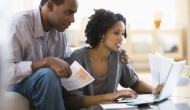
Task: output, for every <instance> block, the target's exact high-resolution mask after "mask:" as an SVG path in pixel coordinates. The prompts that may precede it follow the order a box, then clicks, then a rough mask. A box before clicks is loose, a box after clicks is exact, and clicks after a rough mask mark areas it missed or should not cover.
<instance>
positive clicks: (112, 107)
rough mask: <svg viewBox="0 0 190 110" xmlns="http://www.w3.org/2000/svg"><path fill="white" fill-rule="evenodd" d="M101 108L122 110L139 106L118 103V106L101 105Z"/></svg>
mask: <svg viewBox="0 0 190 110" xmlns="http://www.w3.org/2000/svg"><path fill="white" fill-rule="evenodd" d="M100 106H101V107H102V108H103V109H104V110H106V109H120V108H136V107H137V106H130V105H127V104H125V103H122V104H121V103H118V104H100Z"/></svg>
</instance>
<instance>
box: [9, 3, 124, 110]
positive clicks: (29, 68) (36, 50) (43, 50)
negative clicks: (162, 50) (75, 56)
mask: <svg viewBox="0 0 190 110" xmlns="http://www.w3.org/2000/svg"><path fill="white" fill-rule="evenodd" d="M77 8H78V2H77V0H41V4H40V7H39V8H37V9H33V10H28V11H24V12H19V13H17V14H16V15H14V16H13V17H12V18H13V20H12V22H11V25H10V30H11V32H10V35H9V37H10V42H9V43H10V44H11V46H12V51H11V55H12V57H11V59H10V60H11V62H12V63H11V64H10V65H9V66H8V70H9V72H8V73H9V74H8V75H9V78H10V79H9V81H10V84H12V86H11V87H10V89H11V90H12V91H15V92H17V93H19V94H21V95H23V96H24V97H26V98H27V99H28V101H29V102H30V105H31V107H32V108H36V109H37V110H64V109H65V107H64V102H63V99H62V85H61V81H60V79H59V78H68V77H70V75H71V70H70V67H69V64H68V63H66V61H67V60H68V58H69V57H70V54H71V49H70V47H69V45H68V43H67V38H66V35H65V33H64V31H65V29H67V28H68V27H69V26H70V25H71V23H73V22H74V21H75V19H74V14H75V13H76V12H77ZM124 54H125V53H124ZM125 58H128V57H127V55H126V56H125ZM125 58H124V62H125V61H126V60H125Z"/></svg>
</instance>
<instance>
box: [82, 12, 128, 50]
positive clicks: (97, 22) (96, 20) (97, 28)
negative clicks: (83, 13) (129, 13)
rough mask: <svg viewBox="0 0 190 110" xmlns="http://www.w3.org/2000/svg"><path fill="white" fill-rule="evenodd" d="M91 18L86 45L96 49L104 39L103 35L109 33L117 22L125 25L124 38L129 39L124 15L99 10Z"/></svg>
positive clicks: (87, 27) (87, 29) (88, 24)
mask: <svg viewBox="0 0 190 110" xmlns="http://www.w3.org/2000/svg"><path fill="white" fill-rule="evenodd" d="M94 11H95V13H94V14H93V15H91V16H90V17H89V19H90V20H89V21H88V23H87V26H86V29H85V36H86V37H87V40H86V43H87V44H90V46H91V47H92V48H94V47H96V46H97V45H98V43H99V41H100V40H101V39H102V35H103V34H105V33H106V32H107V30H108V29H110V28H111V27H112V26H113V25H114V24H115V23H116V22H118V21H122V22H123V23H124V24H125V32H124V38H126V37H127V32H126V19H125V17H123V15H121V14H119V13H117V14H115V13H113V12H112V11H110V10H105V9H98V10H94Z"/></svg>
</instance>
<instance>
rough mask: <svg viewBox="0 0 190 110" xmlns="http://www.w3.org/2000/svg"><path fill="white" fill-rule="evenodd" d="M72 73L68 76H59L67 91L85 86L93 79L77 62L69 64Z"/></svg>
mask: <svg viewBox="0 0 190 110" xmlns="http://www.w3.org/2000/svg"><path fill="white" fill-rule="evenodd" d="M70 68H71V71H72V75H71V76H70V77H69V78H60V79H61V83H62V86H63V87H65V89H67V90H68V91H71V90H75V89H79V88H82V87H84V86H86V85H87V84H89V83H91V82H92V81H94V78H93V77H92V76H91V75H90V74H89V73H88V72H87V71H86V70H85V69H84V68H83V67H82V66H81V65H80V64H79V63H78V62H77V61H74V62H73V64H72V65H71V66H70Z"/></svg>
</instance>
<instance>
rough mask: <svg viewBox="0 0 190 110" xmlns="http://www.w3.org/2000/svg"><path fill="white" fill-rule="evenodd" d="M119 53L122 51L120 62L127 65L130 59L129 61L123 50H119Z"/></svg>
mask: <svg viewBox="0 0 190 110" xmlns="http://www.w3.org/2000/svg"><path fill="white" fill-rule="evenodd" d="M121 51H122V56H121V62H122V63H127V64H128V63H130V59H129V57H128V55H127V53H126V51H125V50H123V49H121Z"/></svg>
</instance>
